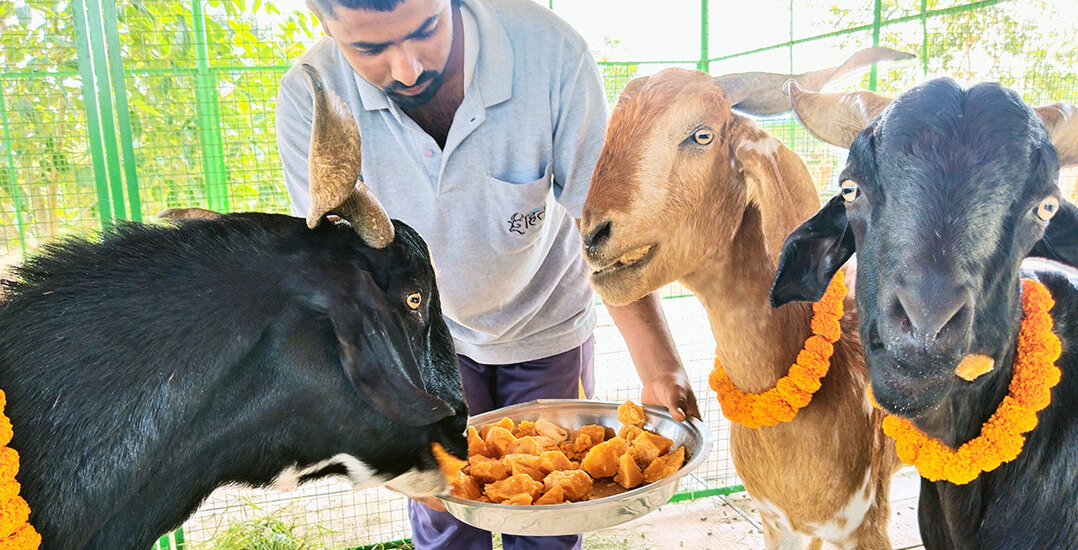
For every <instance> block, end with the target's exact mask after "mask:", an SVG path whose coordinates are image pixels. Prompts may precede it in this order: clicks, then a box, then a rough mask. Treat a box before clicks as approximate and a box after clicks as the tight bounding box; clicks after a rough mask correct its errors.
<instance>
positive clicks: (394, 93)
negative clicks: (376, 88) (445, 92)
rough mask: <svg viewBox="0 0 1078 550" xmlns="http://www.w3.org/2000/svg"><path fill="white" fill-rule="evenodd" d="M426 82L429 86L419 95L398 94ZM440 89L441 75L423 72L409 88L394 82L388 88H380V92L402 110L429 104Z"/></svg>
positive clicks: (434, 72) (435, 72)
mask: <svg viewBox="0 0 1078 550" xmlns="http://www.w3.org/2000/svg"><path fill="white" fill-rule="evenodd" d="M427 81H430V85H429V86H427V89H426V90H423V91H422V92H421V93H419V94H416V95H404V94H400V93H398V92H399V91H400V90H405V89H407V88H414V87H416V86H420V85H422V84H423V83H424V82H427ZM441 87H442V73H440V72H438V71H423V72H422V73H421V74H420V75H419V78H417V79H416V80H415V84H412V85H411V86H405V85H404V84H402V83H400V82H398V81H396V80H394V81H393V82H391V83H390V84H389V85H388V86H386V87H385V88H382V91H383V92H385V93H386V95H387V96H389V99H391V100H393V102H394V103H396V104H397V105H398V106H399V107H401V108H402V109H414V108H416V107H421V106H423V105H426V104H427V103H429V102H430V100H432V99H434V95H435V94H437V93H438V89H439V88H441Z"/></svg>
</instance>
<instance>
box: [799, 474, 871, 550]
mask: <svg viewBox="0 0 1078 550" xmlns="http://www.w3.org/2000/svg"><path fill="white" fill-rule="evenodd" d="M871 482H872V470H870V469H866V470H865V481H864V482H862V483H861V487H860V488H858V489H857V490H856V491H854V492H853V495H851V496H850V500H849V501H848V502H847V503H846V505H845V506H843V507H842V508H841V509H839V510H838V511H837V512H835V516H834V517H833V518H832V519H831V521H829V522H827V523H824V524H814V523H810V524H808V525H807V526H806V527H807V528H808V529H809V530H810V531H811V532H812V534H813V535H815V536H817V537H819V538H821V539H823V540H825V541H828V542H830V543H831V544H834V545H835V546H839V547H842V548H855V547H856V542H857V541H853V540H850V535H852V534H853V532H854V531H856V530H857V528H858V527H860V526H861V523H862V522H864V521H865V514H867V513H868V510H869V508H871V507H872V502H873V501H874V500H875V497H876V488H875V487H870V486H869V484H870V483H871Z"/></svg>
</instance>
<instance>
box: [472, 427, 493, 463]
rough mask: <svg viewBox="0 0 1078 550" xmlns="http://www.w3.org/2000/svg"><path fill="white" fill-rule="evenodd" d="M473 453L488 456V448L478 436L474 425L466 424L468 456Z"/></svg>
mask: <svg viewBox="0 0 1078 550" xmlns="http://www.w3.org/2000/svg"><path fill="white" fill-rule="evenodd" d="M474 455H482V456H490V450H489V449H487V442H486V441H483V438H482V437H479V432H478V431H476V429H475V426H468V456H474Z"/></svg>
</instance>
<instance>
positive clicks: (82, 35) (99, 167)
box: [71, 0, 113, 229]
mask: <svg viewBox="0 0 1078 550" xmlns="http://www.w3.org/2000/svg"><path fill="white" fill-rule="evenodd" d="M90 1H91V2H93V1H95V0H90ZM71 10H72V12H73V13H74V15H75V43H76V46H77V50H76V51H77V52H78V61H79V77H80V78H81V79H82V100H83V104H84V106H85V108H86V133H87V137H88V138H89V142H90V158H91V159H92V160H93V167H94V182H95V183H96V185H97V208H98V211H99V213H100V216H101V228H102V229H105V228H107V227H108V226H110V225H112V222H113V217H112V204H111V203H110V202H109V179H108V170H107V168H106V167H105V166H106V165H105V148H104V145H103V144H102V138H101V119H100V112H99V108H98V97H97V93H96V86H95V81H94V60H93V57H92V56H91V55H90V36H89V29H88V28H87V27H88V25H87V21H86V6H85V3H84V1H83V0H72V2H71Z"/></svg>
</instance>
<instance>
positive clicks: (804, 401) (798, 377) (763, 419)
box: [708, 271, 846, 428]
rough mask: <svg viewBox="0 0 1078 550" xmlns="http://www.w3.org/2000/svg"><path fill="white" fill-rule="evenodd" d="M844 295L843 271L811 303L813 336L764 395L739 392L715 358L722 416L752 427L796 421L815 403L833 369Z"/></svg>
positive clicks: (714, 380)
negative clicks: (832, 361)
mask: <svg viewBox="0 0 1078 550" xmlns="http://www.w3.org/2000/svg"><path fill="white" fill-rule="evenodd" d="M845 296H846V284H845V282H844V281H843V274H842V272H841V271H840V272H838V274H836V275H835V277H834V278H833V279H831V284H830V285H828V287H827V291H826V292H825V293H824V295H823V298H821V299H820V301H819V302H816V303H815V304H812V323H811V327H812V333H813V334H812V336H809V337H808V339H807V340H805V347H804V348H803V349H802V350H801V352H800V353H798V354H797V361H796V362H795V363H794V364H793V365H792V366H791V367H790V371H789V372H788V373H787V374H786V376H783V377H782V378H780V379H779V380H778V382H777V383H776V384H775V386H774V387H773V388H771V389H769V390H767V391H765V392H763V393H745V392H743V391H741V390H740V389H738V388H737V386H735V385H734V383H733V381H731V380H730V377H729V375H728V374H727V373H726V369H724V368H723V366H722V363H721V362H720V361H719V359H718V358H717V357H716V358H715V368H714V369H713V370H712V371H711V375H710V376H708V382H709V384H710V385H711V389H713V390H715V393H717V394H718V396H719V405H721V406H722V414H723V415H724V416H725V417H726V418H728V419H730V421H731V422H737V423H738V424H743V425H745V426H747V427H749V428H758V427H760V426H774V425H775V424H778V423H779V422H789V421H790V420H793V418H794V417H795V416H797V412H798V411H799V410H801V409H802V408H803V407H805V406H806V405H808V404H809V402H810V401H812V395H813V394H814V393H816V390H818V389H820V385H821V382H820V379H822V378H823V377H824V376H825V375H826V374H827V370H828V369H829V368H830V367H831V354H832V353H833V352H834V347H833V346H832V344H834V343H835V342H837V341H838V339H839V338H841V337H842V326H841V325H840V324H839V320H840V319H842V312H843V310H842V300H843V298H845Z"/></svg>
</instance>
